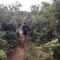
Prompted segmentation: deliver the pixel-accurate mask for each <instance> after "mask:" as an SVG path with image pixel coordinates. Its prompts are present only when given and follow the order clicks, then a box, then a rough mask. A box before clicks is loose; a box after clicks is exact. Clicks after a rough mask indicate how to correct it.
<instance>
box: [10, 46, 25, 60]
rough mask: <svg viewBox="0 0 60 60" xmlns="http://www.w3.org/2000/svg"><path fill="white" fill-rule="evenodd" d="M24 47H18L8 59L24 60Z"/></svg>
mask: <svg viewBox="0 0 60 60" xmlns="http://www.w3.org/2000/svg"><path fill="white" fill-rule="evenodd" d="M24 56H25V48H21V47H18V48H16V50H15V53H14V54H13V55H12V56H11V57H10V60H24Z"/></svg>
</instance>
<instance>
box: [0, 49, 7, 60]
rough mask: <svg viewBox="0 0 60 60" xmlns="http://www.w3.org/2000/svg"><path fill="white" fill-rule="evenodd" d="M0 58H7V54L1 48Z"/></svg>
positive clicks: (5, 59)
mask: <svg viewBox="0 0 60 60" xmlns="http://www.w3.org/2000/svg"><path fill="white" fill-rule="evenodd" d="M0 60H7V55H6V53H5V52H4V51H3V50H0Z"/></svg>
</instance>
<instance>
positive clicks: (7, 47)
mask: <svg viewBox="0 0 60 60" xmlns="http://www.w3.org/2000/svg"><path fill="white" fill-rule="evenodd" d="M16 3H18V4H13V5H9V6H4V5H0V50H2V52H3V54H2V55H3V58H5V57H7V56H9V54H10V53H11V52H13V50H14V48H16V47H17V46H18V44H17V36H16V26H18V25H19V26H20V27H22V25H23V23H24V22H26V21H27V20H32V27H31V32H30V34H29V38H30V46H29V48H27V52H26V60H54V58H55V59H56V60H58V59H57V58H56V57H55V55H57V56H58V54H60V45H59V43H60V0H53V3H52V4H49V3H47V2H42V6H41V9H39V8H40V5H32V6H31V12H27V11H20V8H21V7H22V5H21V4H20V3H19V2H16ZM57 40H58V41H57ZM52 41H53V43H52ZM4 52H5V53H6V54H7V56H4V54H5V53H4ZM0 53H1V51H0ZM6 54H5V55H6ZM0 56H1V54H0ZM0 58H1V57H0ZM3 58H1V59H2V60H4V59H3ZM58 58H59V57H58Z"/></svg>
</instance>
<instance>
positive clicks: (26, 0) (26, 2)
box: [0, 0, 51, 11]
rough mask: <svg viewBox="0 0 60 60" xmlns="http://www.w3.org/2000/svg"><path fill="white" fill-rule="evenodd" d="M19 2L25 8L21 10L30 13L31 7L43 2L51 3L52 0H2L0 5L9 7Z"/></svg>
mask: <svg viewBox="0 0 60 60" xmlns="http://www.w3.org/2000/svg"><path fill="white" fill-rule="evenodd" d="M15 1H19V2H20V3H21V4H22V5H23V6H22V8H21V10H23V11H30V7H31V5H36V4H41V2H42V1H46V2H48V3H51V0H0V4H4V5H8V4H12V3H15Z"/></svg>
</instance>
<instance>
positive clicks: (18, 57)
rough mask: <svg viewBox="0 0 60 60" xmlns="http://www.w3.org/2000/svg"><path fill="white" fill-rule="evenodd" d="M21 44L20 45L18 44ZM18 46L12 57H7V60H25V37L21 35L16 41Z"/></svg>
mask: <svg viewBox="0 0 60 60" xmlns="http://www.w3.org/2000/svg"><path fill="white" fill-rule="evenodd" d="M20 42H21V43H20ZM18 44H20V46H18V47H17V48H16V49H15V50H14V52H13V53H12V55H11V56H10V57H9V60H25V50H26V46H27V41H26V40H25V36H23V35H21V36H20V38H19V39H18Z"/></svg>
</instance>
